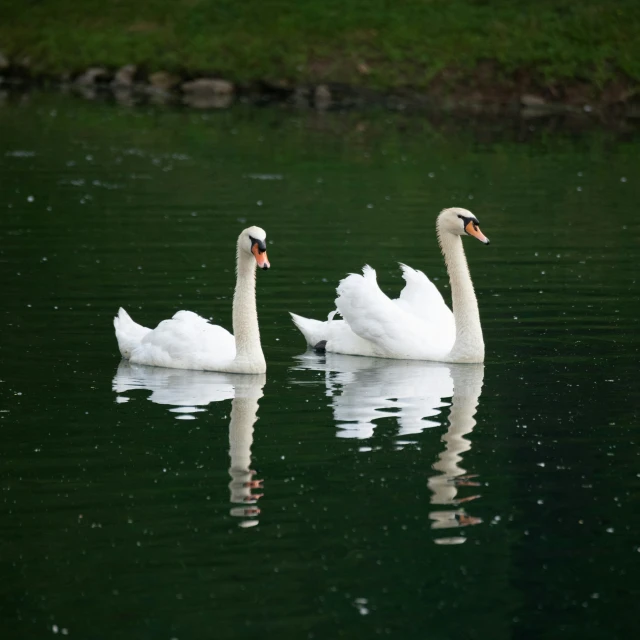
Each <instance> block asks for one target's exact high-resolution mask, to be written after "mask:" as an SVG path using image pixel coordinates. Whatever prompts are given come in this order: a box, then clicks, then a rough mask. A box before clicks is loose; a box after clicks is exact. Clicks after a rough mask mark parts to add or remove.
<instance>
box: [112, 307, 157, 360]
mask: <svg viewBox="0 0 640 640" xmlns="http://www.w3.org/2000/svg"><path fill="white" fill-rule="evenodd" d="M113 326H114V327H115V329H116V339H117V340H118V348H119V349H120V353H121V355H122V357H123V358H126V359H127V360H128V359H129V358H131V353H132V351H133V350H134V349H135V348H136V347H137V346H138V345H139V344H140V342H141V340H142V338H144V337H145V336H146V335H147V333H149V332H150V331H151V329H147V328H146V327H143V326H142V325H140V324H138V323H137V322H134V321H133V320H132V319H131V316H130V315H129V314H128V313H127V312H126V311H125V310H124V309H123V308H122V307H120V309H118V315H117V316H116V317H115V318H114V319H113Z"/></svg>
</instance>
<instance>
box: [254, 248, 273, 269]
mask: <svg viewBox="0 0 640 640" xmlns="http://www.w3.org/2000/svg"><path fill="white" fill-rule="evenodd" d="M251 253H253V255H254V256H255V257H256V262H257V263H258V267H260V269H268V268H269V267H270V266H271V265H270V264H269V259H268V258H267V252H266V251H263V252H262V253H261V252H260V249H259V248H258V245H257V244H254V245H253V246H252V247H251Z"/></svg>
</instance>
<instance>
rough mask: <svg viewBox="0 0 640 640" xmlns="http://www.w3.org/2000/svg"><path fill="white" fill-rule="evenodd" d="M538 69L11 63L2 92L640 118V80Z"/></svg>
mask: <svg viewBox="0 0 640 640" xmlns="http://www.w3.org/2000/svg"><path fill="white" fill-rule="evenodd" d="M532 78H533V74H532V73H530V72H525V71H520V72H518V73H514V74H511V76H505V75H504V74H502V73H501V72H500V70H499V68H498V66H497V65H495V64H492V63H486V64H484V65H482V66H481V67H479V68H478V69H475V70H474V72H473V73H469V72H466V73H461V72H457V71H455V70H443V71H442V72H440V73H439V74H437V76H436V77H434V78H433V79H432V81H431V82H430V83H429V85H428V86H427V87H425V88H423V89H416V88H414V87H407V86H398V87H395V88H390V89H387V90H380V89H374V88H370V87H367V86H366V85H362V84H349V83H344V82H332V81H330V80H324V81H322V82H318V83H293V82H289V81H286V80H279V81H275V82H274V81H271V80H267V79H257V80H254V81H253V82H247V83H242V82H234V81H232V80H228V79H224V78H220V77H216V76H215V75H214V74H206V73H203V74H194V73H173V72H168V71H156V72H153V73H147V72H146V71H145V70H144V69H141V68H139V67H136V66H135V65H125V66H123V67H120V68H118V69H115V68H109V67H106V66H93V67H88V68H87V69H85V70H84V71H82V72H79V73H76V74H62V75H54V74H46V73H40V74H31V73H30V72H29V69H28V68H26V67H24V66H20V65H15V64H9V63H7V64H5V65H4V68H2V69H0V91H2V90H3V89H6V90H8V91H11V92H13V91H25V90H26V91H29V90H32V89H53V90H57V91H63V92H69V93H74V94H78V95H80V96H82V97H84V98H87V99H96V98H98V97H107V98H108V97H112V98H113V99H114V100H115V101H116V102H120V103H125V104H146V103H151V104H183V105H186V106H189V107H193V108H198V109H223V108H227V107H229V106H231V105H232V104H233V103H234V102H236V101H241V102H245V103H246V102H249V103H252V104H256V105H261V104H273V103H285V104H290V105H293V106H296V107H300V108H311V109H315V110H318V111H327V110H344V109H362V108H368V107H382V108H384V109H387V110H390V111H405V110H407V111H434V112H441V113H451V114H458V115H464V114H479V115H482V114H484V115H487V116H522V117H532V118H535V117H542V116H551V115H569V116H581V117H586V118H591V119H597V120H610V119H614V120H621V119H631V120H636V119H638V120H640V86H636V83H634V82H633V81H631V80H630V79H628V78H625V77H624V76H623V75H622V74H619V75H618V76H617V78H616V79H615V80H613V81H609V82H608V83H607V84H606V85H605V86H604V87H597V86H595V85H594V84H590V83H587V82H584V81H579V80H573V81H565V82H555V83H553V84H551V83H548V84H546V85H545V84H543V83H540V82H536V81H534V80H533V79H532Z"/></svg>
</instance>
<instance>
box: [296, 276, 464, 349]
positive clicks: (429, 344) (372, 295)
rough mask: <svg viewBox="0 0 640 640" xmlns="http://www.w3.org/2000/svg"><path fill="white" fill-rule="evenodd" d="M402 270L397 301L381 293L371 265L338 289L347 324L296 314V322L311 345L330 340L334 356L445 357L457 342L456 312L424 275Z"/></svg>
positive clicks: (341, 284)
mask: <svg viewBox="0 0 640 640" xmlns="http://www.w3.org/2000/svg"><path fill="white" fill-rule="evenodd" d="M400 266H401V268H402V271H403V278H404V279H405V281H406V285H405V287H404V289H403V290H402V292H401V294H400V297H399V298H398V299H397V300H391V299H390V298H389V297H388V296H387V295H386V294H385V293H384V292H383V291H381V289H380V287H379V286H378V282H377V278H376V272H375V270H374V269H372V268H371V267H369V266H368V265H367V266H365V267H364V269H363V270H362V275H359V274H351V275H349V276H347V277H346V278H345V279H344V280H342V281H341V282H340V284H339V286H338V289H337V291H338V298H337V299H336V307H337V308H338V311H339V312H340V314H341V315H342V316H343V318H344V320H343V321H340V320H329V321H327V322H320V321H318V320H308V319H306V318H301V317H300V316H294V322H295V323H296V325H297V326H298V328H299V329H300V330H301V331H302V333H303V334H304V335H305V337H306V338H307V341H308V342H309V344H310V345H311V346H315V344H316V343H317V342H320V341H321V340H326V341H327V344H326V350H327V351H330V352H334V353H345V354H351V355H362V356H377V357H381V358H406V359H413V360H438V359H441V358H444V357H445V356H446V355H447V354H448V353H449V352H450V351H451V348H452V347H453V343H454V341H455V321H454V317H453V313H452V312H451V310H450V309H449V307H447V305H446V304H445V302H444V299H443V298H442V295H441V294H440V292H439V291H438V289H437V288H436V287H435V285H434V284H433V283H432V282H431V281H430V280H429V278H427V276H426V275H425V274H424V273H423V272H422V271H418V270H416V269H412V268H411V267H408V266H407V265H404V264H401V265H400ZM292 315H293V314H292Z"/></svg>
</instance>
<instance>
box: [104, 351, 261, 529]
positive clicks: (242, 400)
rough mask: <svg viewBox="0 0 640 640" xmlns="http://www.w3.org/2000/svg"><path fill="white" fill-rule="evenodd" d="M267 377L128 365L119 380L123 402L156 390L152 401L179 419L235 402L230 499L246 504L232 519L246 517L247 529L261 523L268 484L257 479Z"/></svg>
mask: <svg viewBox="0 0 640 640" xmlns="http://www.w3.org/2000/svg"><path fill="white" fill-rule="evenodd" d="M265 382H266V376H265V375H252V376H245V375H235V374H228V373H216V372H211V371H189V370H186V369H165V368H161V367H148V366H145V365H137V364H131V363H129V362H127V361H122V362H121V363H120V365H119V366H118V371H117V372H116V375H115V377H114V378H113V384H112V386H113V390H114V391H115V392H116V393H117V394H118V396H117V398H116V401H117V402H127V401H128V400H129V397H128V396H126V395H122V394H125V393H126V392H128V391H133V390H136V389H145V390H147V391H151V395H150V396H149V400H151V402H155V403H156V404H162V405H168V406H169V407H171V408H170V409H169V411H171V412H173V413H176V414H177V415H176V418H178V419H182V420H184V419H195V415H194V414H196V413H198V412H203V411H206V406H207V405H208V404H211V403H212V402H221V401H223V400H231V415H230V420H229V457H230V466H229V475H230V476H231V482H230V483H229V492H230V501H231V503H233V504H239V505H242V506H239V507H233V508H232V509H231V511H230V513H231V515H232V516H236V517H241V518H243V520H242V521H241V522H240V526H242V527H250V526H254V525H256V524H258V521H257V520H256V519H255V518H256V516H258V515H259V513H260V509H259V508H258V506H257V504H256V503H257V501H258V500H259V499H260V498H261V497H262V493H254V492H253V490H254V489H258V490H260V489H262V482H263V481H262V480H258V479H256V478H255V473H256V472H255V471H254V470H252V469H251V445H252V444H253V425H254V424H255V423H256V421H257V419H258V417H257V413H258V400H259V399H260V398H262V396H263V387H264V385H265Z"/></svg>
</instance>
